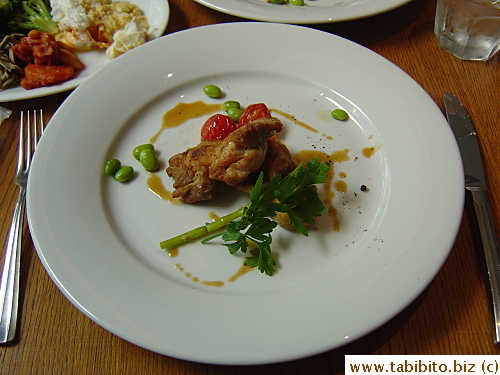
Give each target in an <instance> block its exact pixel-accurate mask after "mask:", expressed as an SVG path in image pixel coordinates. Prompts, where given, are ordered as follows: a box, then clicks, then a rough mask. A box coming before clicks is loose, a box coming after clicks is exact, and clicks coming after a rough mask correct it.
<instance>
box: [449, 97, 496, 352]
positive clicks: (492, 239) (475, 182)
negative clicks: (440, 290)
mask: <svg viewBox="0 0 500 375" xmlns="http://www.w3.org/2000/svg"><path fill="white" fill-rule="evenodd" d="M443 101H444V107H445V110H446V116H447V117H448V123H449V124H450V127H451V130H452V131H453V133H454V134H455V138H456V140H457V144H458V148H459V149H460V154H461V155H462V163H463V165H464V173H465V188H466V189H467V190H468V191H469V192H470V196H471V198H472V201H473V203H474V210H475V212H476V217H477V221H478V225H479V230H480V232H481V239H482V243H483V249H484V256H485V259H486V265H487V267H488V274H489V279H490V287H491V294H492V303H493V315H494V325H495V343H496V344H498V343H500V250H499V247H498V239H497V237H496V232H495V228H494V224H493V220H492V218H491V213H490V206H489V202H488V196H487V194H486V190H487V187H486V179H485V176H484V169H483V162H482V157H481V150H480V149H479V143H478V141H477V134H476V130H475V129H474V125H473V124H472V121H471V120H470V118H469V114H468V113H467V111H466V110H465V108H464V107H463V105H462V103H460V101H459V100H458V99H457V98H455V97H454V96H453V95H452V94H449V93H445V94H443Z"/></svg>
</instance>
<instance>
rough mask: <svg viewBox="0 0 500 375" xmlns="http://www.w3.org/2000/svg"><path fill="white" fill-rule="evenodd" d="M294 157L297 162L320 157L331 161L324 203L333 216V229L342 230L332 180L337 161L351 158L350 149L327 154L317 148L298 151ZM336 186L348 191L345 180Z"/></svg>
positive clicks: (339, 189)
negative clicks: (334, 201)
mask: <svg viewBox="0 0 500 375" xmlns="http://www.w3.org/2000/svg"><path fill="white" fill-rule="evenodd" d="M293 157H294V159H295V160H296V161H297V162H301V161H310V160H312V159H314V158H316V159H318V161H320V162H323V161H325V162H329V163H331V168H330V171H329V172H328V178H327V180H326V181H325V183H324V187H325V198H324V200H323V203H324V204H325V205H326V207H327V209H328V214H329V215H330V216H331V217H332V220H333V231H334V232H338V231H340V221H339V218H338V215H337V209H336V208H335V207H334V206H333V198H334V197H335V192H334V191H333V189H332V182H333V176H334V169H335V163H343V162H345V161H347V160H350V157H349V150H348V149H345V150H338V151H335V152H333V153H332V154H327V153H326V152H322V151H317V150H302V151H299V152H297V153H296V154H295V155H294V156H293ZM334 187H335V189H336V190H337V191H339V192H340V193H345V192H346V191H347V184H346V183H345V181H337V182H335V183H334Z"/></svg>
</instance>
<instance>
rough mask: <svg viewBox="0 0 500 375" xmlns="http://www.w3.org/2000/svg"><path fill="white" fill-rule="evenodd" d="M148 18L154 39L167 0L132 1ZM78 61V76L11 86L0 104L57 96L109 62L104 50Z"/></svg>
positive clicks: (165, 14) (165, 12)
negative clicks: (80, 66) (26, 86)
mask: <svg viewBox="0 0 500 375" xmlns="http://www.w3.org/2000/svg"><path fill="white" fill-rule="evenodd" d="M131 2H132V3H134V4H137V5H138V6H139V7H140V8H141V10H142V11H143V12H144V14H145V16H146V17H147V18H148V22H149V26H150V28H149V31H148V34H149V38H150V39H151V40H152V39H155V38H158V37H159V36H161V35H162V34H163V32H164V31H165V28H166V27H167V23H168V19H169V17H170V8H169V3H168V1H167V0H152V1H151V0H133V1H131ZM77 55H78V57H79V58H80V60H81V61H82V62H83V63H84V64H85V69H83V70H82V71H80V72H78V74H77V75H76V76H75V77H74V78H73V79H70V80H68V81H65V82H62V83H60V84H56V85H52V86H45V87H39V88H36V89H31V90H25V89H24V88H22V87H21V86H12V87H8V88H6V89H4V90H2V91H0V103H2V102H10V101H14V100H24V99H33V98H39V97H42V96H48V95H52V94H57V93H60V92H64V91H68V90H72V89H74V88H75V87H77V86H78V85H79V84H81V83H82V82H84V81H85V80H86V79H87V78H89V77H90V76H91V75H92V74H94V73H95V72H96V71H97V70H99V68H101V67H102V66H104V65H106V64H107V63H109V62H110V61H111V60H110V59H109V58H108V57H107V56H106V51H105V50H91V51H86V52H78V53H77Z"/></svg>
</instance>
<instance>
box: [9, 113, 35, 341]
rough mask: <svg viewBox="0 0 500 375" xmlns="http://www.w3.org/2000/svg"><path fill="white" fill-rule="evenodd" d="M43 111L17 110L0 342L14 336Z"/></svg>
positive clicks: (10, 339)
mask: <svg viewBox="0 0 500 375" xmlns="http://www.w3.org/2000/svg"><path fill="white" fill-rule="evenodd" d="M44 127H45V125H44V121H43V112H42V110H41V109H40V110H39V111H36V110H33V111H32V112H31V113H30V112H27V113H26V114H25V113H24V112H21V122H20V127H19V150H18V152H19V155H18V162H17V174H16V179H15V182H16V185H17V186H19V195H18V196H17V201H16V206H15V209H14V215H13V217H12V224H11V226H10V230H9V237H8V241H7V248H6V249H5V254H4V264H3V268H2V277H1V281H0V344H6V343H8V342H10V341H12V340H13V339H14V337H15V335H16V326H17V310H18V301H19V273H20V268H21V243H22V237H23V226H24V209H25V206H26V185H27V182H28V173H29V170H30V165H31V159H32V157H33V153H34V152H35V148H36V145H37V143H38V140H39V139H40V137H41V136H42V133H43V130H44Z"/></svg>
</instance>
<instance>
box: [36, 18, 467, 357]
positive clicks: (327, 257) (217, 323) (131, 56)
mask: <svg viewBox="0 0 500 375" xmlns="http://www.w3.org/2000/svg"><path fill="white" fill-rule="evenodd" d="M268 35H287V38H283V40H282V41H281V42H280V43H279V44H276V43H274V41H272V39H270V38H268ZM311 40H314V41H315V43H310V41H311ZM236 44H237V45H240V46H245V45H251V46H252V48H251V49H245V48H242V49H241V51H242V52H241V53H238V54H227V45H236ZM186 46H189V48H186ZM219 56H220V57H221V58H218V57H219ZM256 56H258V58H256ZM209 84H211V85H216V86H218V87H219V88H220V89H221V91H222V96H221V97H219V98H211V97H209V96H207V95H206V94H205V93H204V92H203V90H202V88H203V87H204V86H206V85H209ZM228 100H234V101H238V102H240V104H241V105H242V106H243V107H245V108H246V107H248V106H249V105H250V104H253V103H265V104H266V105H267V107H268V108H269V109H270V111H271V114H272V115H273V116H275V117H276V118H278V119H280V121H281V122H282V123H283V127H284V128H283V130H282V131H281V132H280V133H279V134H278V137H279V139H280V140H281V142H283V143H284V144H285V145H286V146H287V148H288V149H289V151H290V153H291V154H292V155H304V154H309V155H315V156H318V157H319V158H321V157H323V156H325V157H326V158H327V159H328V160H330V161H331V163H332V168H331V170H330V173H331V175H330V176H331V178H330V180H329V183H328V184H321V185H319V186H318V189H319V194H320V196H321V197H322V198H323V199H324V201H325V204H326V205H327V206H328V212H327V213H325V214H323V215H322V216H321V217H319V218H318V220H317V222H316V225H314V226H312V227H311V228H310V230H309V235H308V236H307V237H306V236H303V235H301V234H298V233H295V232H292V231H288V230H286V229H283V228H281V227H278V228H276V229H275V231H274V232H273V234H272V236H273V242H272V246H271V248H272V253H273V254H274V258H275V260H276V271H275V273H274V274H273V275H272V276H268V275H266V274H264V273H261V272H259V271H258V270H256V269H251V270H249V269H247V268H245V267H243V261H244V259H245V254H243V253H241V252H238V253H235V254H230V253H229V251H228V249H227V247H225V246H223V245H222V244H221V240H220V239H214V240H212V241H210V242H207V243H205V244H201V243H200V241H199V240H194V241H192V242H190V243H187V244H185V245H183V246H179V247H178V248H174V249H169V250H164V249H161V248H160V246H159V243H160V242H161V241H163V240H166V239H168V238H170V237H173V236H176V235H178V234H180V233H183V232H185V231H188V230H190V229H192V228H195V227H198V226H203V225H204V224H205V223H207V222H211V221H213V220H216V218H217V217H222V216H224V215H226V214H228V213H230V212H233V211H234V210H236V209H237V208H238V207H241V206H243V205H245V204H246V203H248V202H249V196H248V194H247V193H243V192H240V191H237V190H236V189H234V188H232V187H229V186H225V185H224V184H221V185H219V186H217V191H216V196H215V198H214V199H213V200H209V201H203V202H197V203H193V204H187V203H182V202H179V201H176V200H173V199H172V198H171V193H172V191H173V187H172V184H173V180H172V179H171V178H170V177H169V176H168V175H167V174H166V172H165V169H166V167H167V166H168V161H169V159H170V158H171V157H172V156H173V155H174V154H177V153H181V152H184V151H186V150H189V149H190V148H192V147H194V146H196V145H197V144H198V143H199V142H200V128H201V126H202V124H203V123H204V122H205V120H206V119H207V118H208V117H209V116H211V115H212V114H213V113H223V112H222V111H223V110H222V109H221V107H222V104H223V102H225V101H228ZM335 109H341V110H344V111H345V112H347V113H348V119H347V120H344V121H339V120H336V119H334V118H333V117H332V116H331V114H330V113H331V111H332V110H335ZM172 119H174V120H172ZM146 143H152V144H153V145H154V147H155V151H156V154H157V156H158V158H159V161H160V168H159V170H158V171H157V172H147V171H146V170H144V168H142V166H141V164H140V163H139V162H137V160H135V158H134V157H133V155H132V150H133V149H134V148H135V147H136V146H138V145H141V144H146ZM114 158H116V159H119V160H120V161H121V163H122V165H128V166H132V167H133V168H134V170H135V174H134V176H133V177H132V179H131V180H129V181H128V182H125V183H121V182H118V181H116V180H114V179H113V178H112V177H110V176H107V175H105V174H104V173H103V166H104V164H105V163H106V162H107V161H108V160H110V159H114ZM462 172H463V171H462V164H461V159H460V154H459V151H458V148H457V146H456V143H455V140H454V137H453V134H452V133H451V130H450V129H449V127H448V125H447V122H446V119H445V118H444V116H443V115H442V113H441V112H440V110H439V108H438V107H437V106H436V104H435V103H434V102H433V100H432V99H431V98H430V97H429V95H428V94H427V93H426V92H425V91H424V90H423V89H422V88H421V87H420V86H419V85H418V84H417V83H416V82H415V81H414V80H412V79H411V78H410V77H409V76H408V75H407V74H406V73H404V72H403V71H402V70H401V69H399V68H398V67H396V66H395V65H393V64H392V63H391V62H389V61H388V60H386V59H385V58H383V57H381V56H379V55H377V54H376V53H374V52H372V51H370V50H369V49H366V48H364V47H362V46H360V45H357V44H355V43H353V42H351V41H348V40H346V39H343V38H340V37H338V36H335V35H332V34H329V33H325V32H322V31H317V30H313V29H309V28H306V27H302V26H296V25H287V24H280V23H260V22H246V23H225V24H218V25H210V26H203V27H199V28H193V29H188V30H185V31H181V32H178V33H175V34H171V35H167V36H164V37H161V38H158V39H156V40H153V41H151V42H149V43H147V44H145V45H143V46H140V47H138V48H136V49H134V50H132V51H130V52H128V53H127V54H125V55H124V56H122V57H120V58H119V59H116V60H114V61H111V62H110V63H108V64H106V65H105V66H103V67H102V68H101V69H100V70H99V71H98V72H96V73H95V74H94V75H93V76H92V77H90V78H89V79H88V80H86V81H85V82H83V83H82V84H81V85H80V86H79V87H78V88H76V89H75V91H74V92H72V93H71V94H70V96H69V97H68V98H67V100H66V101H65V102H64V103H63V104H62V106H61V107H60V108H59V110H58V111H57V112H56V113H55V115H54V116H53V118H52V119H51V121H50V123H49V124H48V127H47V130H46V132H45V133H44V135H43V137H42V139H41V141H40V143H39V145H38V147H37V152H36V154H35V157H34V161H33V164H32V170H31V172H30V178H29V183H28V195H27V202H28V205H27V209H28V219H29V225H30V229H31V233H32V237H33V241H34V244H35V247H36V249H37V253H38V255H39V258H40V259H41V261H42V263H43V265H44V267H45V268H46V270H47V272H48V274H49V275H50V276H51V278H52V280H53V281H54V283H55V284H56V285H57V286H58V287H59V289H60V290H61V291H62V292H63V293H64V295H65V296H66V297H67V298H68V299H69V300H70V301H71V302H72V303H73V304H74V305H75V306H76V307H78V309H80V311H81V312H82V313H83V314H85V315H86V316H88V317H89V318H90V319H92V320H93V321H95V322H96V323H97V324H99V325H101V326H102V327H104V328H105V329H107V330H109V331H110V332H112V333H114V334H115V335H117V336H119V337H121V338H122V339H124V340H127V341H129V342H131V343H133V344H135V345H138V346H140V347H143V348H146V349H148V350H151V351H153V352H157V353H161V354H163V355H167V356H171V357H175V358H180V359H184V360H189V361H196V362H203V363H213V364H226V365H254V364H265V363H275V362H282V361H288V360H294V359H298V358H303V357H307V356H310V355H314V354H318V353H322V352H325V351H328V350H332V349H335V348H338V347H340V346H342V345H345V344H347V343H350V342H352V341H354V340H358V339H361V338H362V337H363V336H364V335H366V334H367V333H369V332H371V331H372V330H374V329H376V328H377V327H379V326H381V325H383V324H384V323H386V322H387V321H388V320H390V319H391V318H393V317H394V316H395V315H397V314H398V313H399V312H400V311H402V310H403V309H404V308H405V307H406V306H407V305H408V304H410V303H411V302H412V301H413V300H414V299H415V298H416V297H417V296H418V295H419V294H420V293H421V292H422V291H423V290H424V289H425V288H426V287H427V286H428V284H429V283H430V282H431V281H432V280H433V278H434V277H435V276H436V274H437V272H438V271H439V270H440V268H441V266H442V264H443V262H444V261H445V259H446V258H447V256H448V253H449V251H450V249H451V247H452V245H453V243H454V240H455V236H456V233H457V230H458V227H459V224H460V219H461V213H462V209H463V199H464V190H463V173H462Z"/></svg>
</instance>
